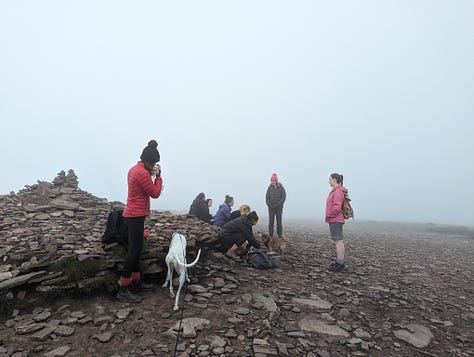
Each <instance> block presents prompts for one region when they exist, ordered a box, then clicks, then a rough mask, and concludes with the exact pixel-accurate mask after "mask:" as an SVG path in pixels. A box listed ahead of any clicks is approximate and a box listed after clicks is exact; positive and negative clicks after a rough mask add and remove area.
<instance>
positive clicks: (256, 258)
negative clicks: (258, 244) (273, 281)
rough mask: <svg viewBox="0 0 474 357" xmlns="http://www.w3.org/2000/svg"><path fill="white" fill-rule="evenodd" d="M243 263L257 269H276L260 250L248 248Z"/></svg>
mask: <svg viewBox="0 0 474 357" xmlns="http://www.w3.org/2000/svg"><path fill="white" fill-rule="evenodd" d="M244 261H245V262H246V263H247V264H248V265H250V266H252V267H254V268H257V269H273V268H277V267H278V266H277V264H276V263H275V262H274V261H273V260H272V259H271V258H270V257H268V255H266V254H265V253H264V252H263V251H262V250H261V249H257V248H255V247H253V246H252V247H250V248H249V250H248V251H247V253H246V254H245V255H244Z"/></svg>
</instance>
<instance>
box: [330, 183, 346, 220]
mask: <svg viewBox="0 0 474 357" xmlns="http://www.w3.org/2000/svg"><path fill="white" fill-rule="evenodd" d="M346 192H348V191H347V188H345V187H344V186H336V187H334V188H333V189H332V190H331V192H329V196H328V199H327V200H326V222H327V223H330V222H339V223H345V220H344V216H343V215H342V210H341V208H342V202H343V201H344V193H346Z"/></svg>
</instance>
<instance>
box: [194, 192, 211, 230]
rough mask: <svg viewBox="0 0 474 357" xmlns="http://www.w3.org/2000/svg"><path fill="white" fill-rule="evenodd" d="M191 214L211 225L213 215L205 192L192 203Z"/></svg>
mask: <svg viewBox="0 0 474 357" xmlns="http://www.w3.org/2000/svg"><path fill="white" fill-rule="evenodd" d="M189 214H192V215H194V216H196V217H197V218H199V219H200V220H201V221H204V222H206V223H211V220H212V215H211V214H210V213H209V205H208V202H207V200H206V195H205V194H204V192H201V193H199V194H198V195H197V196H196V198H195V199H194V201H193V203H191V206H190V207H189Z"/></svg>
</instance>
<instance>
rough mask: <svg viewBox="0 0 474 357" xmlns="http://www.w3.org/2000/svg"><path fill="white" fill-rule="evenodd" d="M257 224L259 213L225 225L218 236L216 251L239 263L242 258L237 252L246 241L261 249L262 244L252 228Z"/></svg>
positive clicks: (253, 213)
mask: <svg viewBox="0 0 474 357" xmlns="http://www.w3.org/2000/svg"><path fill="white" fill-rule="evenodd" d="M257 222H258V215H257V212H255V211H252V212H250V213H249V214H248V215H246V216H241V217H239V218H236V219H233V220H232V221H229V222H227V223H226V224H224V225H223V226H222V228H221V230H220V231H219V234H218V236H217V245H216V250H218V251H220V252H222V253H225V255H226V256H228V257H229V258H232V259H234V260H235V261H239V260H240V256H239V255H238V254H237V253H236V250H237V248H238V247H240V246H241V245H242V244H243V243H244V242H245V241H247V242H248V245H250V246H254V247H255V248H260V242H259V241H258V240H257V239H256V238H255V236H254V235H253V232H252V227H253V226H254V225H255V224H257Z"/></svg>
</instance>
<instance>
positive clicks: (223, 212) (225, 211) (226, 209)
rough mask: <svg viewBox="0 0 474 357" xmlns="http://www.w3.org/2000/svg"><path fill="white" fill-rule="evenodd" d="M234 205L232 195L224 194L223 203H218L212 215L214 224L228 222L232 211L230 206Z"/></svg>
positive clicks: (220, 224)
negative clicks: (214, 213)
mask: <svg viewBox="0 0 474 357" xmlns="http://www.w3.org/2000/svg"><path fill="white" fill-rule="evenodd" d="M233 205H234V197H232V196H229V195H225V200H224V203H222V204H220V205H219V209H218V210H217V212H216V215H215V216H214V225H215V226H219V227H221V226H223V225H224V223H226V222H228V221H229V219H230V213H231V211H232V206H233Z"/></svg>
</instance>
